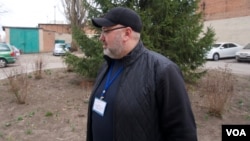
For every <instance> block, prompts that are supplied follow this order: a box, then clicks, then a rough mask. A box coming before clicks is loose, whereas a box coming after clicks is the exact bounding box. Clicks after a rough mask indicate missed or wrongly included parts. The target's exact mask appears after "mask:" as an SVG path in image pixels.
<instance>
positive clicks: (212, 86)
mask: <svg viewBox="0 0 250 141" xmlns="http://www.w3.org/2000/svg"><path fill="white" fill-rule="evenodd" d="M199 87H200V89H201V93H200V94H201V95H203V96H204V98H205V99H206V102H207V106H208V112H209V114H210V115H213V116H216V117H219V118H222V115H223V111H224V110H225V108H226V107H227V104H228V102H229V101H230V98H231V97H232V95H233V94H234V77H233V74H232V73H231V70H230V69H229V68H228V67H227V66H225V67H224V68H217V69H212V70H209V71H208V72H207V74H206V75H205V76H204V77H203V78H202V79H201V81H200V82H199Z"/></svg>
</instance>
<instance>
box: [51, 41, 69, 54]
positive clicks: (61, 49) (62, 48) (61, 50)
mask: <svg viewBox="0 0 250 141" xmlns="http://www.w3.org/2000/svg"><path fill="white" fill-rule="evenodd" d="M67 51H68V49H67V48H66V44H64V43H56V44H55V47H54V50H53V55H54V56H57V55H65V53H66V52H67Z"/></svg>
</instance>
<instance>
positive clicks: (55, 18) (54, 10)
mask: <svg viewBox="0 0 250 141" xmlns="http://www.w3.org/2000/svg"><path fill="white" fill-rule="evenodd" d="M54 24H56V6H54Z"/></svg>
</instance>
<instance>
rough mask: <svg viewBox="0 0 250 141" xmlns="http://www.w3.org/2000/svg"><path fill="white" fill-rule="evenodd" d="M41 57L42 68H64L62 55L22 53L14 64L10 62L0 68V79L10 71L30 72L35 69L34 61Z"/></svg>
mask: <svg viewBox="0 0 250 141" xmlns="http://www.w3.org/2000/svg"><path fill="white" fill-rule="evenodd" d="M39 59H41V60H42V62H43V63H44V66H43V69H53V68H65V67H66V65H65V64H64V63H63V60H62V57H60V56H53V55H52V53H41V54H22V55H20V56H19V57H18V59H17V62H16V63H15V64H10V65H8V67H6V68H0V79H4V78H6V76H8V75H9V74H10V72H11V71H17V72H22V71H23V72H24V73H25V72H32V71H34V70H36V69H35V62H36V61H37V60H39Z"/></svg>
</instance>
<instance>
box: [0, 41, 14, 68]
mask: <svg viewBox="0 0 250 141" xmlns="http://www.w3.org/2000/svg"><path fill="white" fill-rule="evenodd" d="M15 62H16V54H15V52H14V50H13V48H12V47H11V46H10V45H9V44H6V43H0V68H2V67H6V66H7V64H12V63H15Z"/></svg>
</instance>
